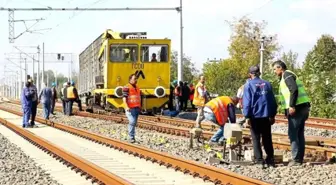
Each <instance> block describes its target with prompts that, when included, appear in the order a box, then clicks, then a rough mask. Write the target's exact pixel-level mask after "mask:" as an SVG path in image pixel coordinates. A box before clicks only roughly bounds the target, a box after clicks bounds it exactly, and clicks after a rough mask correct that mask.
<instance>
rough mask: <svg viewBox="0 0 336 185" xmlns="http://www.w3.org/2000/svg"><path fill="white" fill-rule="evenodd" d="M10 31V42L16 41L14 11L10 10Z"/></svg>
mask: <svg viewBox="0 0 336 185" xmlns="http://www.w3.org/2000/svg"><path fill="white" fill-rule="evenodd" d="M8 31H9V38H8V39H9V43H14V40H15V38H14V37H15V33H14V11H13V10H8Z"/></svg>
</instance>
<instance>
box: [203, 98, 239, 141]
mask: <svg viewBox="0 0 336 185" xmlns="http://www.w3.org/2000/svg"><path fill="white" fill-rule="evenodd" d="M238 101H239V99H238V98H237V97H228V96H220V97H217V98H215V99H212V100H211V101H209V102H208V103H206V104H205V107H204V117H205V119H206V120H208V121H210V122H212V123H214V124H217V125H218V126H219V129H218V131H217V132H216V133H215V134H214V135H213V136H212V138H211V139H210V143H211V144H213V143H218V142H221V141H223V139H224V137H223V134H224V125H225V123H226V122H227V121H228V119H229V122H230V123H236V112H235V106H236V105H237V103H238Z"/></svg>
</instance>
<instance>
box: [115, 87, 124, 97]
mask: <svg viewBox="0 0 336 185" xmlns="http://www.w3.org/2000/svg"><path fill="white" fill-rule="evenodd" d="M122 90H123V87H122V86H118V87H116V88H115V89H114V95H115V96H116V97H118V98H121V97H122V96H123V92H122Z"/></svg>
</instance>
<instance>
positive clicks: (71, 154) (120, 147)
mask: <svg viewBox="0 0 336 185" xmlns="http://www.w3.org/2000/svg"><path fill="white" fill-rule="evenodd" d="M0 115H1V116H0V117H1V118H0V122H1V123H2V124H3V125H5V126H6V127H8V128H10V129H11V130H13V131H14V132H16V133H17V134H19V135H21V136H22V137H24V138H25V139H27V140H29V141H30V142H32V143H33V144H34V145H36V146H38V147H39V148H41V149H42V150H44V151H46V152H47V153H48V154H50V155H53V156H54V157H55V159H57V160H60V162H62V163H63V164H65V165H66V166H68V167H70V166H72V167H71V169H74V170H75V171H76V172H79V173H81V175H83V176H86V178H87V179H90V180H91V181H92V182H96V183H98V184H113V185H114V184H116V185H117V184H151V185H154V184H157V185H159V184H162V185H163V184H165V185H167V184H186V185H187V184H193V185H196V184H231V185H232V184H233V185H234V184H254V185H257V184H260V185H266V184H269V183H266V182H263V181H260V180H256V179H253V178H249V177H246V176H242V175H239V174H236V173H233V172H229V171H225V170H222V169H219V168H215V167H210V166H206V165H203V164H199V163H196V162H193V161H187V160H184V159H181V158H177V157H173V156H171V155H167V154H165V153H161V152H157V151H153V150H150V149H147V148H144V147H140V146H136V145H132V144H129V143H125V142H121V141H118V140H114V139H111V138H107V137H104V136H101V135H97V134H94V133H90V132H87V131H85V130H82V129H77V128H74V127H70V126H67V125H64V124H61V123H56V122H50V121H48V120H44V119H42V118H40V117H36V121H37V125H38V126H39V127H38V128H32V129H23V128H20V126H21V124H22V117H20V116H22V113H19V112H15V111H5V110H1V111H0ZM177 171H181V172H182V173H181V172H177Z"/></svg>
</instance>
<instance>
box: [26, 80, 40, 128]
mask: <svg viewBox="0 0 336 185" xmlns="http://www.w3.org/2000/svg"><path fill="white" fill-rule="evenodd" d="M28 82H29V83H30V86H29V88H30V91H31V92H33V96H32V106H31V115H32V117H31V121H30V126H31V127H34V126H35V117H36V112H37V105H38V101H37V100H38V94H37V93H38V92H37V88H36V86H35V85H34V81H33V80H32V79H28Z"/></svg>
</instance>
